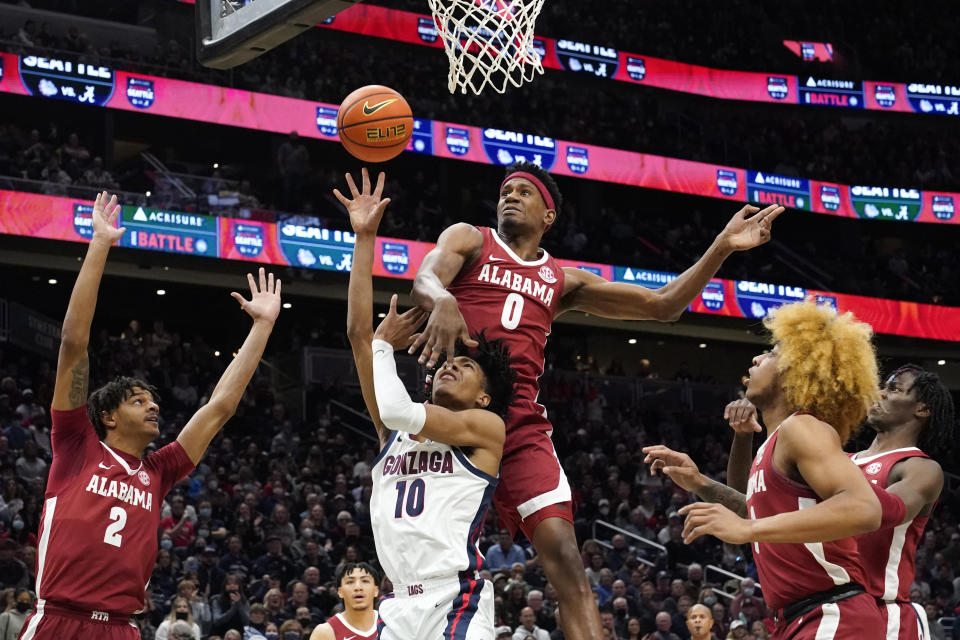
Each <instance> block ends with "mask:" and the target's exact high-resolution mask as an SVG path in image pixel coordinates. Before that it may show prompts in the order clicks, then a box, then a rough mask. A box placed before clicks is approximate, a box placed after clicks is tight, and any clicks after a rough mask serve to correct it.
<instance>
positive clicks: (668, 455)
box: [641, 444, 705, 493]
mask: <svg viewBox="0 0 960 640" xmlns="http://www.w3.org/2000/svg"><path fill="white" fill-rule="evenodd" d="M641 451H643V453H645V454H647V456H646V457H645V458H644V459H643V463H644V464H649V465H650V475H657V471H662V472H663V474H664V475H666V476H667V477H668V478H670V479H671V480H673V482H674V483H675V484H676V485H677V486H679V487H681V488H682V489H685V490H686V491H691V492H693V493H696V492H697V491H698V490H699V489H700V488H702V487H703V484H704V480H705V478H704V476H703V474H701V473H700V469H699V467H697V463H695V462H694V461H693V460H692V459H691V458H690V456H688V455H687V454H685V453H680V452H678V451H674V450H673V449H671V448H669V447H665V446H663V445H662V444H657V445H653V446H650V447H644V448H643V449H641Z"/></svg>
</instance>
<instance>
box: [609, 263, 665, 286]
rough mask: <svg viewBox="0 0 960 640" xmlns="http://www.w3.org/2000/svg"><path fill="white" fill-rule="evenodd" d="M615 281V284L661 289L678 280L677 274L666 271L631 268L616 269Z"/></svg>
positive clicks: (614, 273) (614, 270) (614, 272)
mask: <svg viewBox="0 0 960 640" xmlns="http://www.w3.org/2000/svg"><path fill="white" fill-rule="evenodd" d="M613 279H614V281H615V282H629V283H631V284H642V285H643V286H645V287H647V288H648V289H659V288H660V287H662V286H664V285H666V284H669V283H670V282H673V281H674V280H676V279H677V275H676V274H675V273H667V272H665V271H651V270H650V269H631V268H630V267H616V266H615V267H614V268H613Z"/></svg>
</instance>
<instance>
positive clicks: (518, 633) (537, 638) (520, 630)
mask: <svg viewBox="0 0 960 640" xmlns="http://www.w3.org/2000/svg"><path fill="white" fill-rule="evenodd" d="M527 636H533V637H534V640H550V633H549V632H547V631H546V630H545V629H541V628H540V627H538V626H537V615H536V614H535V613H534V612H533V609H531V608H530V607H524V608H523V609H522V610H521V611H520V626H518V627H517V628H516V629H515V630H514V632H513V640H526V638H527Z"/></svg>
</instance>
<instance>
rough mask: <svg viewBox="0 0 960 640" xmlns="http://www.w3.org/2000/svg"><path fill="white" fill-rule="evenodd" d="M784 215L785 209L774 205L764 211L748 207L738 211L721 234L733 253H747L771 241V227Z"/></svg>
mask: <svg viewBox="0 0 960 640" xmlns="http://www.w3.org/2000/svg"><path fill="white" fill-rule="evenodd" d="M781 213H783V207H781V206H779V205H775V204H772V205H770V206H769V207H767V208H766V209H764V210H762V211H761V210H760V209H759V208H758V207H754V206H752V205H749V204H748V205H747V206H745V207H744V208H743V209H740V211H737V212H736V213H735V214H734V215H733V218H731V219H730V222H728V223H727V226H726V227H724V229H723V231H721V232H720V236H721V238H723V239H724V240H725V241H726V243H727V246H728V247H729V249H730V250H731V251H746V250H747V249H753V248H754V247H759V246H760V245H762V244H764V243H766V242H768V241H769V240H770V227H771V225H772V224H773V221H774V220H776V219H777V216H779V215H780V214H781Z"/></svg>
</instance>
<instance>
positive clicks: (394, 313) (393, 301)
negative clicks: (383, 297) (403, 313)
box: [387, 294, 398, 316]
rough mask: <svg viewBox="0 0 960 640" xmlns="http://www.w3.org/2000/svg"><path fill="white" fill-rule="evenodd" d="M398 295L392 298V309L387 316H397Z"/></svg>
mask: <svg viewBox="0 0 960 640" xmlns="http://www.w3.org/2000/svg"><path fill="white" fill-rule="evenodd" d="M397 298H398V296H397V294H393V295H392V296H390V309H389V310H388V311H387V315H394V316H395V315H397Z"/></svg>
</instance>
